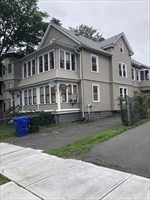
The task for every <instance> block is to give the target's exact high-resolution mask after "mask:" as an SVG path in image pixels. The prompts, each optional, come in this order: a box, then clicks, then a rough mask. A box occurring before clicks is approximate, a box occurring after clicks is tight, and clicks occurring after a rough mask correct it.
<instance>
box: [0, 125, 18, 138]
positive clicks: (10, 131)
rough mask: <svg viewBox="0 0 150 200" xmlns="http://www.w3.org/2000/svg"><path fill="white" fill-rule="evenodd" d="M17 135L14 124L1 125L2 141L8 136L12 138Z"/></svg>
mask: <svg viewBox="0 0 150 200" xmlns="http://www.w3.org/2000/svg"><path fill="white" fill-rule="evenodd" d="M14 136H15V127H14V126H13V124H9V125H6V126H3V125H0V141H3V140H5V139H7V138H11V137H14Z"/></svg>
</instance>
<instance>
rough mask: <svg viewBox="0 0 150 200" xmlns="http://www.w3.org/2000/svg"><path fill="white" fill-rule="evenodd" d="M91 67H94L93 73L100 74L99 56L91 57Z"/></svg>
mask: <svg viewBox="0 0 150 200" xmlns="http://www.w3.org/2000/svg"><path fill="white" fill-rule="evenodd" d="M91 65H92V66H91V67H92V72H98V56H96V55H92V56H91Z"/></svg>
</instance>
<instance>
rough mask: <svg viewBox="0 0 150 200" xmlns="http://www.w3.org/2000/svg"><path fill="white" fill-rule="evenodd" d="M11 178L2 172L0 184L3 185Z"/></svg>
mask: <svg viewBox="0 0 150 200" xmlns="http://www.w3.org/2000/svg"><path fill="white" fill-rule="evenodd" d="M9 181H10V180H9V179H8V178H6V177H5V176H3V175H2V174H0V185H3V184H5V183H7V182H9Z"/></svg>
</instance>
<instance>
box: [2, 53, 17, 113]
mask: <svg viewBox="0 0 150 200" xmlns="http://www.w3.org/2000/svg"><path fill="white" fill-rule="evenodd" d="M18 59H19V58H18V56H16V55H14V54H8V55H7V57H6V58H5V59H3V61H2V65H1V67H0V114H1V113H4V112H6V111H7V110H8V109H9V108H10V107H12V106H15V105H18V104H19V103H20V102H19V101H18V99H17V95H18V94H17V93H16V92H15V91H14V88H16V87H17V85H18V83H19V82H20V80H21V67H20V65H19V64H18ZM10 91H11V93H10Z"/></svg>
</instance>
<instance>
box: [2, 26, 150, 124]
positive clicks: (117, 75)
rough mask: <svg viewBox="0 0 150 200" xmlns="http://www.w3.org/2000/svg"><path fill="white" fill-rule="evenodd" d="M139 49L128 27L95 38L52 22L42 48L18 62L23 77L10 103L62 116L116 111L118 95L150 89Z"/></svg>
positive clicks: (148, 70)
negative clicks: (138, 58)
mask: <svg viewBox="0 0 150 200" xmlns="http://www.w3.org/2000/svg"><path fill="white" fill-rule="evenodd" d="M133 54H134V53H133V50H132V48H131V46H130V44H129V42H128V40H127V38H126V36H125V34H124V33H120V34H118V35H115V36H113V37H111V38H109V39H106V40H104V41H102V42H94V41H92V40H90V39H87V38H85V37H83V36H80V35H78V34H77V33H75V32H72V31H69V30H67V29H65V28H63V27H60V26H57V25H54V24H50V25H49V26H48V28H47V31H46V32H45V35H44V37H43V39H42V41H41V43H40V45H39V47H38V49H37V50H36V51H35V52H33V53H31V54H29V55H27V56H25V57H23V58H21V59H19V60H18V61H17V62H16V63H15V66H16V68H17V69H18V71H17V74H18V75H20V77H17V79H16V77H14V79H16V80H17V81H18V80H19V81H18V82H17V84H13V83H12V87H11V88H9V94H10V95H11V98H10V104H11V106H12V105H13V104H14V105H15V106H17V105H18V104H19V105H20V111H21V112H26V111H50V112H53V113H55V115H56V116H57V119H58V121H59V122H64V121H74V120H78V119H82V118H83V119H84V118H88V117H92V118H100V117H103V116H110V115H112V114H113V113H114V112H116V111H117V110H119V106H118V101H117V97H118V96H125V95H128V96H130V97H133V96H134V94H135V93H136V92H139V91H143V92H149V91H150V77H149V75H150V68H149V66H146V65H143V64H141V63H139V62H137V61H135V60H133V59H132V58H131V56H132V55H133ZM6 62H7V60H6V59H5V60H3V64H4V65H5V64H6ZM15 66H14V68H15ZM18 66H19V68H18ZM17 74H16V75H17ZM4 77H5V75H4V76H3V78H4ZM19 78H20V79H19ZM7 79H8V77H7ZM1 105H2V104H1ZM3 109H4V102H3Z"/></svg>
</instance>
